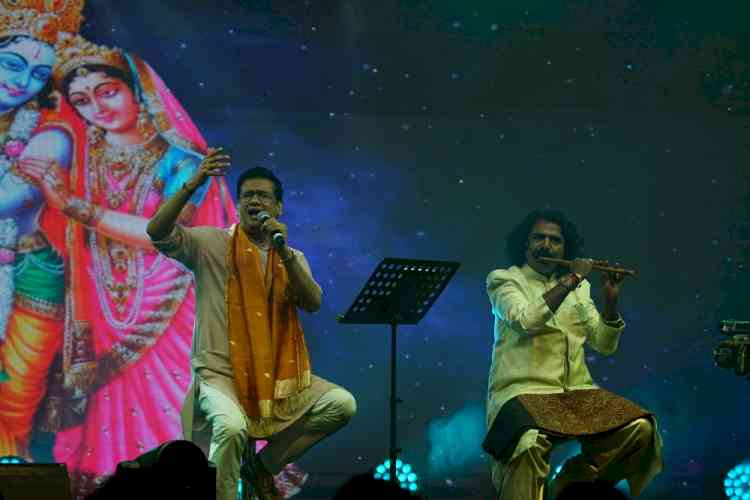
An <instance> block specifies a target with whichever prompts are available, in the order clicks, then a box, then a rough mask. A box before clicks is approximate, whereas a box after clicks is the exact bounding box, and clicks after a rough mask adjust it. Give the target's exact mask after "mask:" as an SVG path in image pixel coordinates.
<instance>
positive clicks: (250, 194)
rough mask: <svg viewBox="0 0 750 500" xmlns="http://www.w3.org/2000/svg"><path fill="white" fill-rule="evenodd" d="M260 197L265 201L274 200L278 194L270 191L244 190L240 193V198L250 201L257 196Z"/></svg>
mask: <svg viewBox="0 0 750 500" xmlns="http://www.w3.org/2000/svg"><path fill="white" fill-rule="evenodd" d="M256 196H257V197H258V199H259V200H260V201H263V202H272V201H276V196H275V195H274V194H273V193H269V192H268V191H243V192H242V194H241V195H240V198H241V199H242V200H243V201H244V200H247V201H250V200H252V199H253V198H255V197H256Z"/></svg>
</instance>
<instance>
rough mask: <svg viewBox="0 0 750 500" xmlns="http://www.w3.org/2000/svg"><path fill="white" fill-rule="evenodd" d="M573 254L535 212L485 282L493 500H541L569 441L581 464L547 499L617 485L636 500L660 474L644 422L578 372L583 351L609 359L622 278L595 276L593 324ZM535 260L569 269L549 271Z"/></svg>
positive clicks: (562, 221) (556, 226) (575, 249)
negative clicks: (598, 298) (552, 460)
mask: <svg viewBox="0 0 750 500" xmlns="http://www.w3.org/2000/svg"><path fill="white" fill-rule="evenodd" d="M582 248H583V238H582V237H581V236H580V235H579V233H578V231H577V229H576V226H575V225H574V224H573V223H571V222H570V221H569V220H568V219H567V218H566V217H565V215H563V214H562V213H561V212H559V211H553V210H544V211H535V212H532V213H531V214H529V215H528V216H527V217H526V218H525V219H524V221H523V222H521V223H520V224H519V225H518V226H516V227H515V228H514V229H513V231H512V232H511V234H510V236H509V238H508V242H507V248H506V251H507V256H508V258H509V259H510V261H511V262H512V263H513V264H514V265H513V266H512V267H510V268H508V269H496V270H494V271H492V272H491V273H490V274H489V275H488V277H487V293H488V295H489V299H490V304H491V305H492V313H493V315H494V321H495V325H494V336H495V340H494V346H493V352H492V364H491V367H490V376H489V387H488V397H487V427H488V429H489V430H488V432H487V436H486V438H485V440H484V442H483V443H482V447H483V448H484V450H485V451H486V452H487V453H488V454H489V455H490V456H491V467H492V481H493V483H494V485H495V487H496V488H497V490H498V492H499V499H500V500H542V498H543V497H545V495H544V490H545V483H546V482H547V479H548V475H549V472H550V465H549V457H550V452H551V450H552V448H553V447H555V446H556V445H558V444H560V443H562V442H564V441H568V440H571V439H576V440H578V441H579V442H580V444H581V454H580V455H578V456H575V457H572V458H571V459H569V460H568V461H567V462H566V463H565V465H564V466H563V468H562V470H561V471H560V473H559V474H558V475H557V476H556V478H555V480H554V481H553V482H552V485H551V487H550V489H551V495H550V496H549V498H556V497H557V495H558V494H559V493H560V492H561V491H563V490H564V489H565V487H566V486H567V485H569V484H571V483H573V482H581V481H583V482H594V481H604V482H608V483H610V484H615V483H617V482H618V481H620V480H621V479H626V480H627V481H628V484H629V486H630V492H631V493H632V494H633V495H635V496H638V495H639V494H640V493H641V491H643V489H644V488H645V487H646V485H647V484H648V483H649V481H650V480H651V479H652V478H653V477H654V476H655V475H656V474H657V473H658V472H659V471H660V470H661V466H662V463H661V438H660V436H659V433H658V431H657V428H656V420H655V418H654V416H653V415H652V414H651V413H650V412H649V411H648V410H645V409H643V408H641V407H639V406H637V405H636V404H634V403H632V402H630V401H628V400H627V399H625V398H622V397H620V396H617V395H615V394H613V393H611V392H608V391H605V390H603V389H600V388H599V387H598V386H597V385H596V384H595V383H594V382H593V380H592V378H591V375H590V374H589V370H588V368H587V366H586V355H585V352H584V344H587V345H588V347H590V348H591V349H594V350H595V351H597V352H599V353H601V354H604V355H611V354H613V353H614V352H615V351H616V350H617V346H618V342H619V339H620V335H621V334H622V331H623V329H624V327H625V323H624V321H623V320H622V317H621V316H620V314H619V312H618V310H617V301H618V297H619V294H620V290H621V287H622V281H623V275H622V274H620V273H603V275H602V278H603V279H602V289H603V292H604V310H603V314H601V315H600V313H599V312H598V310H597V308H596V306H595V305H594V302H593V301H592V299H591V294H590V284H589V282H588V281H587V280H586V276H587V275H588V274H589V272H590V271H591V269H592V261H591V260H590V259H582V258H580V253H581V251H582ZM540 257H552V258H557V259H563V258H564V259H567V260H572V261H573V265H572V266H571V268H570V269H569V268H558V267H557V264H554V263H547V262H542V261H540V260H539V258H540Z"/></svg>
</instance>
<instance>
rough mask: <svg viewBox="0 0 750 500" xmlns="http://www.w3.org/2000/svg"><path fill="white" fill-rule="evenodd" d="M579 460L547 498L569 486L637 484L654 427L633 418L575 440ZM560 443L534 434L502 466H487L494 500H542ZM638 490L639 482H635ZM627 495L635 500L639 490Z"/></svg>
mask: <svg viewBox="0 0 750 500" xmlns="http://www.w3.org/2000/svg"><path fill="white" fill-rule="evenodd" d="M579 440H580V442H581V454H580V455H577V456H575V457H572V458H570V459H569V460H568V461H567V462H565V465H564V466H563V468H562V470H561V471H560V473H559V474H558V475H557V477H556V478H555V481H554V482H553V485H552V488H551V490H552V491H551V493H552V495H551V496H550V498H555V497H556V496H557V494H558V493H559V492H561V491H562V490H563V489H564V488H565V486H567V485H568V484H570V483H571V482H574V481H594V480H599V479H600V480H606V481H612V482H613V483H615V482H618V481H620V480H621V479H630V478H632V477H637V478H640V477H641V476H643V474H644V472H643V471H644V468H646V467H647V466H648V463H649V462H650V460H652V458H653V450H654V448H653V446H652V444H653V443H654V426H653V425H652V424H651V422H650V421H649V420H647V419H645V418H639V419H637V420H634V421H632V422H630V423H629V424H627V425H625V426H624V427H622V428H620V429H618V430H616V431H613V432H608V433H604V434H600V435H594V436H590V437H585V438H580V439H579ZM564 441H565V440H564V439H559V438H557V439H556V438H552V437H549V436H546V435H544V434H542V433H541V432H540V433H539V434H538V436H537V438H536V443H535V444H533V445H532V446H531V447H530V448H529V449H527V450H525V451H524V452H522V453H521V454H520V455H518V456H516V457H515V458H513V459H512V460H511V462H510V463H508V464H507V465H506V464H503V463H501V462H499V461H495V460H493V461H492V480H493V483H494V484H495V488H497V489H498V490H499V492H500V495H499V500H543V498H544V486H545V482H546V481H547V476H548V475H549V472H550V465H549V456H550V452H551V451H552V448H553V447H554V446H555V445H557V444H560V443H562V442H564ZM635 482H636V483H637V484H641V483H642V481H635ZM630 485H631V493H633V494H634V495H638V494H640V488H637V491H633V481H631V482H630Z"/></svg>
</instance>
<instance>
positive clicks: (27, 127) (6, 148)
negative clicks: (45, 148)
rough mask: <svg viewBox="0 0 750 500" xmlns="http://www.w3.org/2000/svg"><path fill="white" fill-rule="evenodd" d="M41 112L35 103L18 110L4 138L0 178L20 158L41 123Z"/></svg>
mask: <svg viewBox="0 0 750 500" xmlns="http://www.w3.org/2000/svg"><path fill="white" fill-rule="evenodd" d="M40 116H41V113H40V112H39V110H38V109H36V106H35V105H32V104H28V105H26V106H25V107H23V108H21V109H19V110H18V112H16V116H15V117H14V118H13V123H12V124H11V126H10V130H8V133H7V134H5V136H4V137H3V138H2V151H1V152H0V179H2V178H3V177H5V174H7V173H8V171H9V170H10V169H11V168H12V167H13V165H14V164H15V163H16V161H18V158H19V157H20V156H21V153H23V151H24V149H26V144H28V142H29V140H30V139H31V135H32V134H33V133H34V130H36V127H37V125H38V124H39V118H40Z"/></svg>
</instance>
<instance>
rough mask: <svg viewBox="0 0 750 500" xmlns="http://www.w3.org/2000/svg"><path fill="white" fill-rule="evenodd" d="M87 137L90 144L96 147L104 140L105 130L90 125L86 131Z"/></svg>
mask: <svg viewBox="0 0 750 500" xmlns="http://www.w3.org/2000/svg"><path fill="white" fill-rule="evenodd" d="M86 137H87V139H88V141H89V144H91V145H94V144H96V143H97V142H99V141H101V140H102V139H103V138H104V130H102V129H101V128H99V127H97V126H96V125H89V126H88V128H87V129H86Z"/></svg>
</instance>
